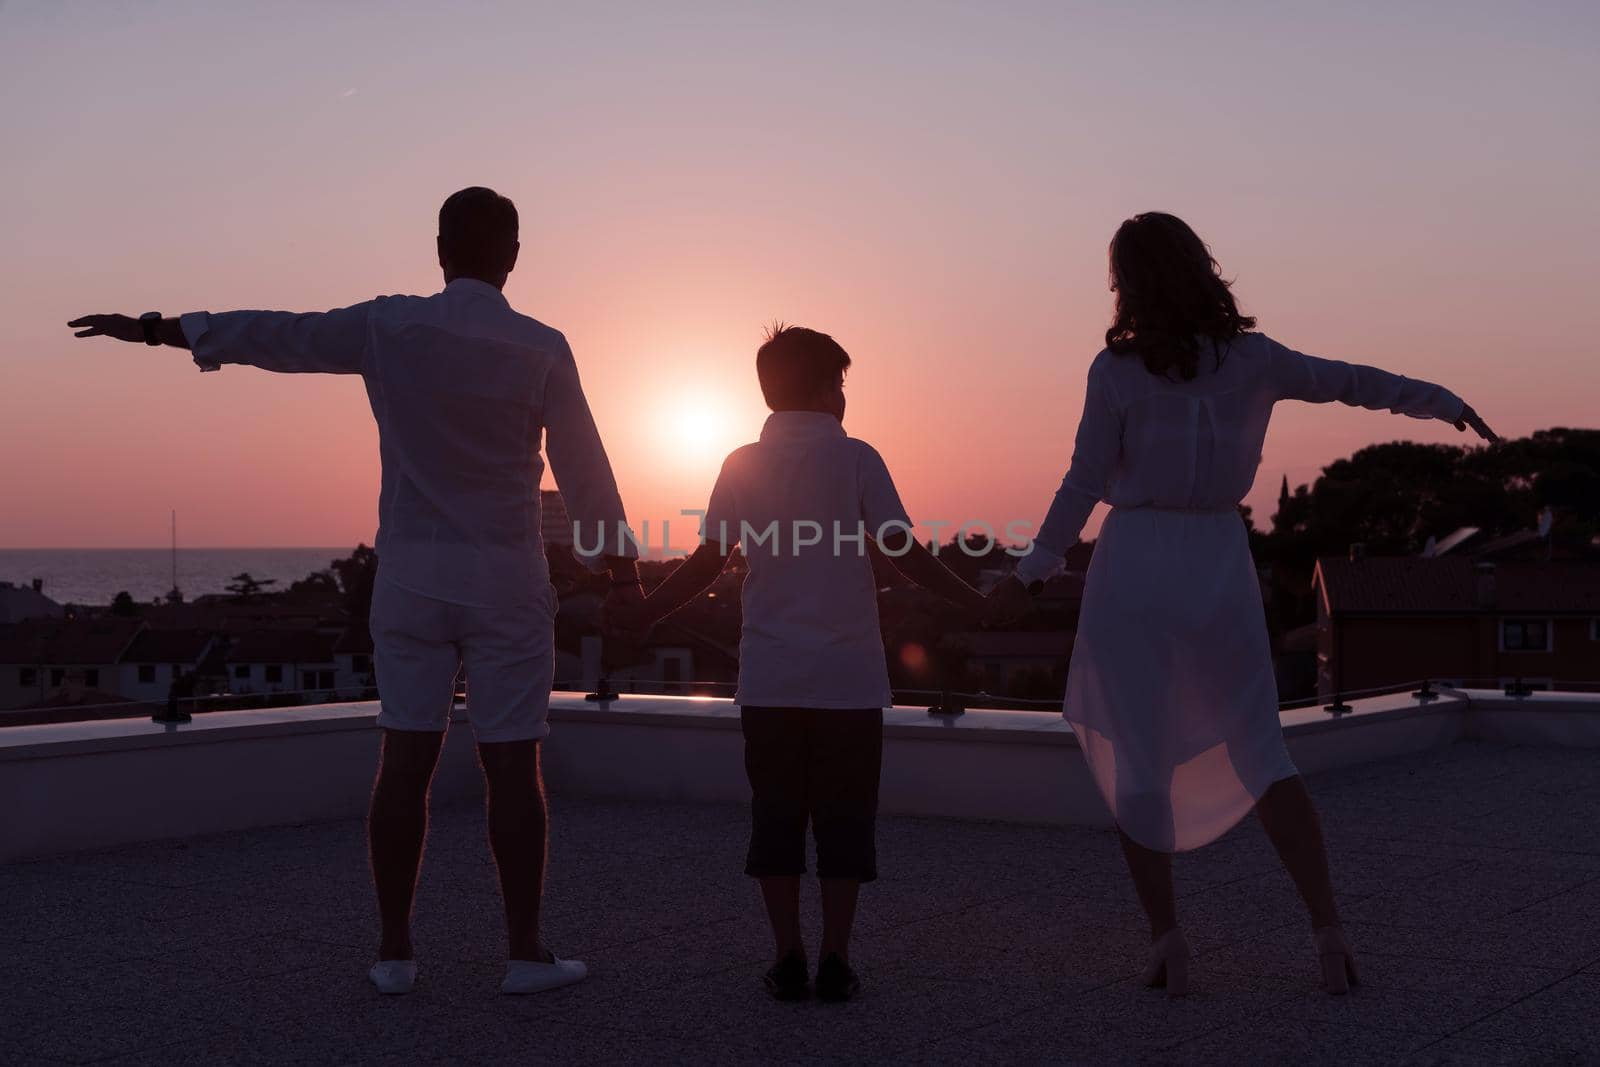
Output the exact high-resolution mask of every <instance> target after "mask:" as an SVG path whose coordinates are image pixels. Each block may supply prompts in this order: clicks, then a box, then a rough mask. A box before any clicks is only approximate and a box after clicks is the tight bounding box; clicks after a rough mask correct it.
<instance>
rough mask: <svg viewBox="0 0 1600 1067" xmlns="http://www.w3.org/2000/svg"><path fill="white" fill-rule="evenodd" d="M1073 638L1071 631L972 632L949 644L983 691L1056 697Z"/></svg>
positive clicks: (953, 637) (1062, 686)
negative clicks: (961, 655)
mask: <svg viewBox="0 0 1600 1067" xmlns="http://www.w3.org/2000/svg"><path fill="white" fill-rule="evenodd" d="M1076 637H1077V633H1076V631H1073V630H973V631H971V632H969V633H958V634H951V635H950V641H951V643H952V644H953V645H955V646H956V647H957V648H960V649H961V650H962V651H964V652H965V653H966V657H967V670H968V671H969V672H970V673H971V674H974V675H976V676H977V677H978V678H980V679H982V681H983V688H984V690H985V691H986V692H989V693H996V694H1012V695H1019V696H1030V697H1031V696H1040V697H1054V698H1059V697H1060V695H1061V692H1062V690H1063V689H1065V687H1066V679H1067V663H1068V661H1069V660H1070V659H1071V658H1072V644H1073V641H1074V640H1075V638H1076Z"/></svg>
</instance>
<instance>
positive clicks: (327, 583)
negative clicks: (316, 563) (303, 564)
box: [289, 570, 340, 594]
mask: <svg viewBox="0 0 1600 1067" xmlns="http://www.w3.org/2000/svg"><path fill="white" fill-rule="evenodd" d="M339 591H340V590H339V579H338V577H337V576H336V575H335V574H334V573H333V571H331V570H320V571H312V572H311V573H310V574H308V575H306V576H305V577H304V578H301V579H300V580H299V581H297V582H292V583H290V585H289V592H291V593H334V594H337V593H338V592H339Z"/></svg>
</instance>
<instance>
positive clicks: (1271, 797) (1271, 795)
mask: <svg viewBox="0 0 1600 1067" xmlns="http://www.w3.org/2000/svg"><path fill="white" fill-rule="evenodd" d="M1256 815H1257V817H1259V818H1260V819H1261V825H1262V827H1263V828H1264V829H1265V830H1266V831H1267V837H1268V839H1269V840H1271V841H1272V847H1273V848H1275V849H1277V850H1278V858H1279V859H1280V860H1282V861H1283V866H1284V868H1285V869H1286V870H1288V872H1289V877H1290V878H1292V879H1294V884H1295V888H1296V889H1298V890H1299V891H1300V898H1301V899H1302V900H1304V901H1305V903H1306V911H1308V912H1310V913H1311V926H1312V928H1313V929H1321V928H1322V927H1324V926H1338V925H1339V909H1338V908H1337V907H1335V906H1334V903H1333V880H1332V878H1330V877H1329V875H1328V852H1327V848H1326V847H1325V846H1324V845H1323V841H1322V820H1321V818H1319V817H1318V815H1317V806H1316V805H1315V804H1314V803H1312V801H1311V794H1310V792H1309V791H1307V789H1306V783H1305V781H1304V780H1303V779H1302V778H1301V777H1300V776H1299V775H1298V774H1297V775H1295V776H1294V777H1292V778H1282V779H1279V780H1278V781H1276V782H1273V783H1272V785H1271V787H1269V788H1268V789H1267V791H1266V792H1265V793H1263V794H1262V795H1261V799H1260V800H1258V801H1257V802H1256Z"/></svg>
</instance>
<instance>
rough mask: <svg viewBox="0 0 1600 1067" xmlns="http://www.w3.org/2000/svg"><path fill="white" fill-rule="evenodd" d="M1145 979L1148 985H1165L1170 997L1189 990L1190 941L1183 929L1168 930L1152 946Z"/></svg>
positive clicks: (1145, 970)
mask: <svg viewBox="0 0 1600 1067" xmlns="http://www.w3.org/2000/svg"><path fill="white" fill-rule="evenodd" d="M1143 981H1144V984H1145V985H1147V986H1154V987H1160V986H1165V987H1166V989H1167V996H1169V997H1181V996H1184V995H1186V994H1187V993H1188V992H1189V941H1188V939H1187V938H1185V937H1184V936H1183V931H1182V930H1179V929H1176V928H1174V929H1171V930H1168V931H1167V932H1166V933H1165V934H1162V935H1161V938H1160V940H1158V941H1156V943H1155V944H1153V945H1151V946H1150V962H1149V963H1148V964H1146V965H1145V969H1144V975H1143Z"/></svg>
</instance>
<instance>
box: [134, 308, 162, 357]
mask: <svg viewBox="0 0 1600 1067" xmlns="http://www.w3.org/2000/svg"><path fill="white" fill-rule="evenodd" d="M160 325H161V312H159V311H146V312H145V313H144V314H143V315H140V316H139V329H140V330H141V331H142V332H143V333H144V343H145V344H147V345H149V346H151V347H152V348H158V347H160V345H161V338H160V337H159V336H157V334H156V328H157V327H158V326H160Z"/></svg>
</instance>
